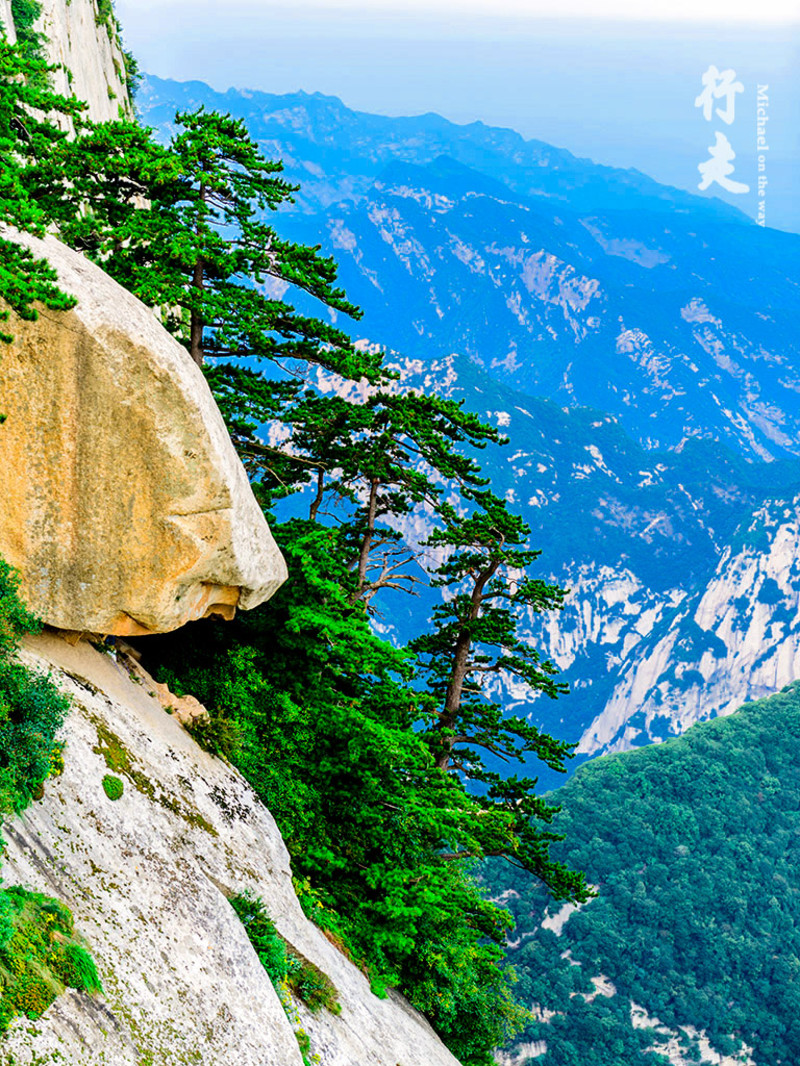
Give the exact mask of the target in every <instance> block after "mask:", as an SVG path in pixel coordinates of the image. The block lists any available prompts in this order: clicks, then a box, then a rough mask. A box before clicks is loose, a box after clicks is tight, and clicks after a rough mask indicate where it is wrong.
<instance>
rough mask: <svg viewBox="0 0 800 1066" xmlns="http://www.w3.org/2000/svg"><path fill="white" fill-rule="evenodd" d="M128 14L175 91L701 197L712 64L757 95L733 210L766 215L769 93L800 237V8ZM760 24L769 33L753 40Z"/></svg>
mask: <svg viewBox="0 0 800 1066" xmlns="http://www.w3.org/2000/svg"><path fill="white" fill-rule="evenodd" d="M600 6H601V7H602V16H603V17H602V18H600V17H598V15H599V13H600V12H599V8H600ZM116 7H117V11H118V14H119V16H120V19H121V22H122V26H123V31H124V35H125V39H126V42H127V45H128V47H130V48H131V49H132V50H133V52H134V53H135V54H136V55H137V57H138V59H139V61H140V63H141V65H142V67H143V68H144V69H145V70H147V71H150V72H151V73H154V74H158V75H160V76H161V77H171V78H176V79H178V80H181V81H186V80H191V79H197V80H199V81H205V82H207V83H208V84H210V85H212V86H214V87H215V88H217V89H222V90H224V89H227V88H229V87H231V86H235V87H237V88H251V89H261V90H263V91H266V92H272V93H289V92H296V91H298V90H305V91H307V92H323V93H327V94H330V95H333V96H338V97H339V98H341V99H342V100H343V101H344V102H345V103H346V104H347V105H348V106H350V107H353V108H356V109H359V110H363V111H373V112H378V113H381V114H387V115H401V114H419V113H422V112H426V111H436V112H438V113H439V114H442V115H444V116H445V117H447V118H450V119H451V120H453V121H455V122H470V121H474V120H476V119H480V120H482V121H484V122H486V123H488V124H491V125H500V126H510V127H512V128H514V129H517V130H519V132H521V133H522V134H523V136H525V137H532V138H538V139H541V140H545V141H548V142H550V143H553V144H557V145H559V146H560V147H565V148H568V149H570V151H572V152H575V153H576V154H577V155H582V156H588V157H590V158H592V159H595V160H596V161H597V162H603V163H609V164H612V165H616V166H633V167H637V168H638V169H640V170H642V171H644V172H646V173H649V174H651V175H652V176H653V177H655V178H657V179H658V180H660V181H664V182H667V183H669V184H673V185H678V186H680V187H682V188H687V189H695V190H696V188H697V184H698V181H699V177H700V175H699V174H698V170H697V167H698V165H699V164H700V163H701V162H702V161H704V160H705V159H707V158H708V150H709V146H710V145H711V143H712V142H713V139H714V138H713V131H714V127H712V125H710V124H708V123H705V122H704V121H703V118H702V115H701V113H700V112H699V111H698V110H697V109H696V108H695V106H694V101H695V97H696V95H697V94H698V93H699V92H700V91H701V81H700V79H701V76H702V74H703V72H704V71H705V70H706V69H707V68H708V67H709V65H711V64H714V65H716V66H717V67H718V68H719V70H721V71H722V70H725V69H735V71H736V76H737V78H738V80H739V81H740V82H741V84H742V85H743V92H742V93H741V94H740V95H739V96H738V97H737V100H736V105H737V107H736V121H735V123H734V124H733V125H732V126H731V127H730V128H729V129H726V130H725V132H726V134H727V136H728V137H729V140H730V143H731V145H732V147H733V149H734V150H735V153H736V156H735V164H734V165H735V174H734V178H735V179H737V180H741V181H743V182H746V183H748V184H749V185H750V186H751V193H750V194H747V195H743V194H742V195H738V196H733V195H729V196H727V197H726V198H728V199H730V201H731V202H733V203H736V204H737V205H738V206H740V207H741V208H743V209H744V210H746V211H748V212H750V213H751V214H755V211H756V197H755V187H756V181H757V178H756V128H755V126H756V96H757V86H758V85H759V84H761V85H768V86H769V127H768V130H769V133H770V141H771V143H770V146H769V155H768V157H767V159H768V162H769V166H768V168H767V172H766V174H767V177H768V180H769V186H768V197H767V208H768V211H767V215H768V224H770V225H775V226H779V227H782V228H792V229H797V230H800V196H798V195H797V192H798V181H799V180H800V179H798V177H797V175H800V73H798V71H800V0H760V2H759V3H758V4H755V3H753V2H752V0H751V2H750V3H748V4H742V3H738V2H737V3H731V2H725V0H655V2H653V0H651V2H649V3H642V2H641V0H639V2H634V0H604V2H603V3H602V5H597V3H596V0H595V2H594V3H592V4H590V3H588V2H586V0H559V2H558V4H556V3H555V2H549V0H491V2H489V0H404V2H403V6H402V9H398V6H397V4H396V2H395V3H392V2H391V0H372V2H371V3H370V4H369V5H366V4H365V3H364V2H363V0H298V2H292V0H286V2H285V3H274V2H270V0H266V2H265V0H226V2H225V3H224V4H223V3H220V2H219V0H213V2H212V0H117V4H116ZM753 11H757V12H758V18H759V21H758V22H757V23H753V24H748V23H747V22H746V21H745V19H746V16H747V15H750V16H751V17H752V12H753ZM587 12H588V13H590V14H589V15H587ZM556 13H557V14H558V16H559V17H553V16H554V15H556ZM569 13H573V14H572V17H569ZM548 16H549V17H548ZM634 16H635V17H634ZM644 16H647V20H645V18H644ZM622 18H626V20H625V21H621V19H622ZM658 19H661V20H662V21H657V20H658ZM654 20H655V21H654ZM716 188H717V187H716V186H715V187H714V190H715V191H716ZM723 195H724V194H723Z"/></svg>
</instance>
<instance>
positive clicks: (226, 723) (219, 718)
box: [186, 712, 242, 760]
mask: <svg viewBox="0 0 800 1066" xmlns="http://www.w3.org/2000/svg"><path fill="white" fill-rule="evenodd" d="M186 728H187V729H188V731H189V732H190V733H191V735H192V737H193V738H194V740H196V741H197V743H198V744H199V745H200V747H201V748H203V750H204V751H207V752H208V753H209V754H210V755H215V756H216V757H217V758H219V759H228V760H230V759H231V758H232V757H233V756H234V755H235V754H236V752H237V751H238V750H239V748H240V747H241V744H242V735H241V731H240V730H239V727H238V726H237V724H236V723H235V722H232V721H231V720H230V719H229V718H226V717H225V716H224V715H222V714H219V713H218V712H212V713H210V714H208V715H203V716H202V717H200V718H195V719H194V721H193V722H191V723H190V724H189V725H187V727H186Z"/></svg>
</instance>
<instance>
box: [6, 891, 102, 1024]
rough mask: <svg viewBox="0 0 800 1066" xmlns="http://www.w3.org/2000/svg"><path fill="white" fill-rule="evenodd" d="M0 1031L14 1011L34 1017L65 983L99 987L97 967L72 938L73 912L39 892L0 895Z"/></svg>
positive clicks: (94, 989)
mask: <svg viewBox="0 0 800 1066" xmlns="http://www.w3.org/2000/svg"><path fill="white" fill-rule="evenodd" d="M0 928H2V947H0V989H2V996H1V997H0V1033H2V1032H5V1031H6V1030H7V1029H8V1027H9V1025H10V1024H11V1022H12V1021H13V1019H14V1018H15V1017H17V1016H20V1015H22V1016H24V1017H27V1018H38V1017H40V1016H41V1015H42V1014H43V1013H44V1011H45V1010H47V1008H48V1007H49V1006H50V1004H51V1003H52V1002H53V1000H54V999H55V998H56V996H58V995H60V993H61V992H63V991H64V989H65V988H75V989H78V990H79V991H83V992H88V993H95V992H102V985H101V984H100V978H99V977H98V975H97V968H96V967H95V964H94V962H93V961H92V958H91V956H90V955H89V953H88V952H87V951H86V949H85V948H84V947H83V946H82V945H81V944H80V943H78V942H77V940H76V938H75V932H74V928H73V920H72V914H71V913H70V911H69V909H68V908H67V907H65V906H64V905H63V904H62V903H59V902H57V901H56V900H53V899H48V897H47V896H42V895H40V894H39V893H38V892H28V891H26V890H25V889H22V888H9V889H6V890H4V891H3V892H2V894H1V895H0Z"/></svg>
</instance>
